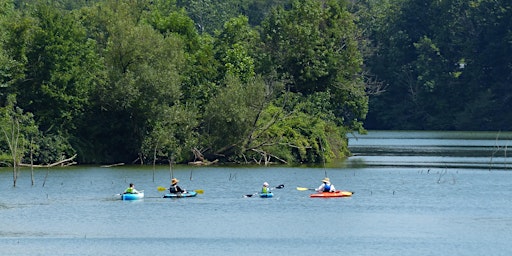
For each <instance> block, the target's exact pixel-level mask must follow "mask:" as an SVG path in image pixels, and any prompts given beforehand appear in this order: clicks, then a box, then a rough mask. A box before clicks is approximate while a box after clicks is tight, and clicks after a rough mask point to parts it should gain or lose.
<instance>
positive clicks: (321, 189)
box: [315, 177, 336, 192]
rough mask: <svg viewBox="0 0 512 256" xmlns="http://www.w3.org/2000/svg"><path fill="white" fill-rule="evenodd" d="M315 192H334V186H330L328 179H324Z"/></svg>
mask: <svg viewBox="0 0 512 256" xmlns="http://www.w3.org/2000/svg"><path fill="white" fill-rule="evenodd" d="M315 191H317V192H335V191H336V188H334V185H332V184H331V181H330V180H329V178H327V177H326V178H324V179H323V180H322V185H320V187H318V188H317V189H315Z"/></svg>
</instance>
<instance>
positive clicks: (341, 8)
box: [261, 1, 368, 129]
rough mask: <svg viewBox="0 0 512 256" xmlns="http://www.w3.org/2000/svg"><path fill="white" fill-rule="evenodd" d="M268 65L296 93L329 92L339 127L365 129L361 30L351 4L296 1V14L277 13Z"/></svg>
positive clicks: (269, 25)
mask: <svg viewBox="0 0 512 256" xmlns="http://www.w3.org/2000/svg"><path fill="white" fill-rule="evenodd" d="M262 30H263V32H262V37H263V40H264V42H265V49H266V50H267V52H266V56H267V57H266V58H267V61H265V60H263V61H262V62H261V63H262V64H266V65H265V66H263V67H261V69H263V70H264V72H269V73H270V72H271V71H272V70H277V72H278V73H279V74H281V79H285V80H290V82H289V83H288V84H289V88H290V90H291V91H292V92H298V93H301V94H303V95H306V96H307V95H311V94H315V93H317V92H327V91H328V92H329V93H330V94H329V95H330V97H329V102H330V103H331V104H330V106H331V107H332V109H331V111H332V113H334V114H335V117H336V119H337V120H336V122H337V123H338V124H339V125H347V126H349V127H350V128H351V129H362V120H364V118H365V116H366V112H367V101H368V99H367V96H366V93H365V86H364V83H363V80H362V76H361V71H362V70H361V67H362V56H361V54H360V52H359V50H358V41H357V37H356V36H357V29H356V27H355V24H354V22H353V17H352V16H351V14H350V13H349V12H348V11H347V9H346V6H345V3H344V2H341V3H339V2H338V1H325V2H323V3H321V2H318V1H295V2H293V5H292V8H291V9H290V10H284V9H283V8H277V9H275V10H274V11H273V12H272V13H271V14H270V15H269V17H268V18H267V19H266V20H265V21H264V22H263V25H262Z"/></svg>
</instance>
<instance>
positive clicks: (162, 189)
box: [156, 186, 167, 191]
mask: <svg viewBox="0 0 512 256" xmlns="http://www.w3.org/2000/svg"><path fill="white" fill-rule="evenodd" d="M156 189H157V190H158V191H166V190H167V188H164V187H162V186H158V187H157V188H156Z"/></svg>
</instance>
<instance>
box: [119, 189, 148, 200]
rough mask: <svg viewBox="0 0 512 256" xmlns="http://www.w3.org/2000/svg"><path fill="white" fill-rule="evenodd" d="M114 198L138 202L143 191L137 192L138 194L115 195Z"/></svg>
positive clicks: (142, 196) (142, 195)
mask: <svg viewBox="0 0 512 256" xmlns="http://www.w3.org/2000/svg"><path fill="white" fill-rule="evenodd" d="M115 197H116V198H117V199H121V200H138V199H142V198H144V190H141V191H139V193H134V194H131V193H125V194H116V195H115Z"/></svg>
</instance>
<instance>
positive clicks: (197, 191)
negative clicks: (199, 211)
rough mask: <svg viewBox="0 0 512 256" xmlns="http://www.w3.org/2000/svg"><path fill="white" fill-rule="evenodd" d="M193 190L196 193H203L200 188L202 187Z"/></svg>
mask: <svg viewBox="0 0 512 256" xmlns="http://www.w3.org/2000/svg"><path fill="white" fill-rule="evenodd" d="M194 191H195V192H196V193H198V194H203V193H204V190H202V189H198V190H194Z"/></svg>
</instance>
